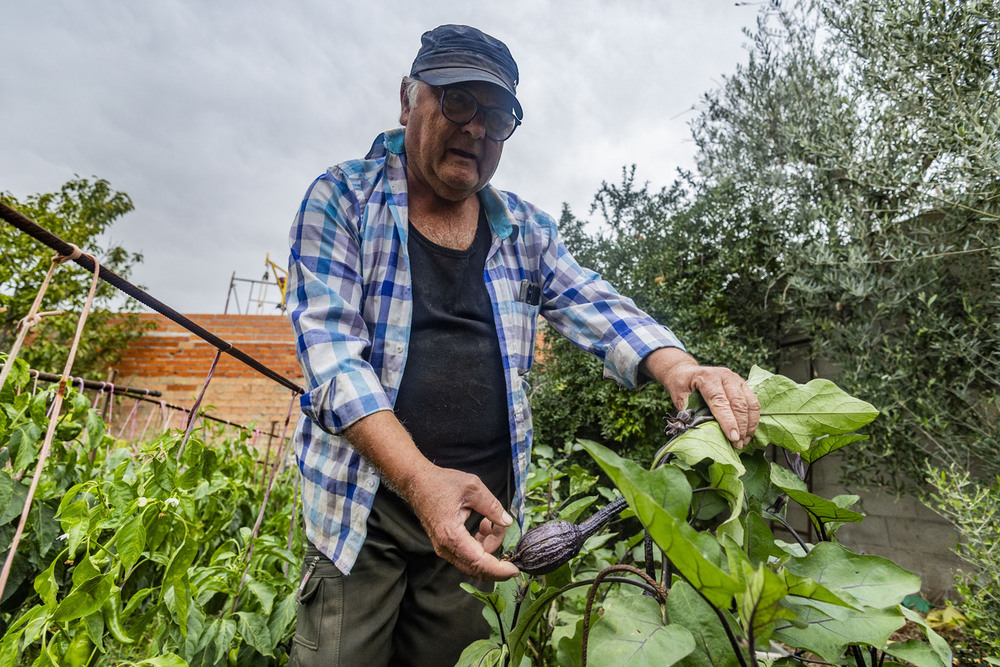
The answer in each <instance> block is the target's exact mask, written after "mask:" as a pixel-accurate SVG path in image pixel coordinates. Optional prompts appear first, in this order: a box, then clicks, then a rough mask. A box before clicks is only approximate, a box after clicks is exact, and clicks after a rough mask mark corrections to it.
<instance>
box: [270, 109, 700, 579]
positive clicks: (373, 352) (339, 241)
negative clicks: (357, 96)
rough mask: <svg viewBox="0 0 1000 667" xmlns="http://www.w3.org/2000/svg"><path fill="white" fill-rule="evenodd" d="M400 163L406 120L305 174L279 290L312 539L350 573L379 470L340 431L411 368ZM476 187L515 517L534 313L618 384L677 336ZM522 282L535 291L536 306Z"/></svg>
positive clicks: (631, 382)
mask: <svg viewBox="0 0 1000 667" xmlns="http://www.w3.org/2000/svg"><path fill="white" fill-rule="evenodd" d="M405 164H406V156H405V154H404V149H403V130H402V128H399V129H396V130H392V131H390V132H386V133H384V134H382V135H379V137H378V138H377V139H376V140H375V143H374V144H373V146H372V150H371V152H370V153H369V154H368V156H367V157H366V158H365V159H364V160H353V161H350V162H345V163H343V164H339V165H337V166H335V167H331V168H330V169H329V170H328V171H327V172H326V173H325V174H323V175H322V176H320V177H319V178H317V179H316V180H315V181H314V182H313V183H312V185H311V186H310V187H309V190H308V191H307V192H306V196H305V199H304V200H303V201H302V205H301V207H300V208H299V212H298V214H297V215H296V216H295V221H294V224H293V225H292V229H291V232H290V235H289V243H290V246H291V254H290V257H289V270H288V285H287V291H286V294H287V297H286V298H287V304H288V313H289V316H290V317H291V320H292V326H293V328H294V330H295V334H296V342H297V352H298V357H299V361H300V363H301V364H302V370H303V373H304V374H305V379H306V383H307V390H308V391H307V393H306V394H305V395H303V396H302V399H301V405H302V415H301V417H300V418H299V421H298V425H297V427H296V430H295V436H294V440H295V453H296V457H297V459H298V466H299V470H300V472H301V474H302V479H301V482H302V511H303V517H304V521H305V529H306V536H307V537H308V538H309V540H310V541H311V542H312V543H313V544H315V545H316V547H317V548H318V549H319V550H320V551H321V552H323V553H324V554H326V555H327V556H328V557H329V558H330V559H331V560H333V562H334V564H335V565H336V566H337V568H338V569H339V570H340V571H341V572H344V573H350V571H351V567H352V566H353V564H354V561H355V560H356V559H357V555H358V552H359V551H360V550H361V545H362V544H363V543H364V540H365V533H366V522H367V519H368V513H369V511H370V509H371V505H372V499H373V498H374V495H375V491H376V489H377V488H378V485H379V473H378V471H377V470H376V469H375V467H374V466H372V465H371V464H370V463H369V462H368V461H367V460H366V459H365V458H364V457H362V456H361V455H360V454H358V453H357V452H356V451H355V450H354V448H353V447H352V446H351V445H350V443H349V442H348V441H347V440H346V438H344V437H343V435H342V434H343V431H344V429H346V428H347V427H349V426H350V425H351V424H353V423H354V422H356V421H358V420H359V419H361V418H363V417H365V416H367V415H370V414H372V413H374V412H377V411H380V410H391V409H392V406H393V403H394V401H395V398H396V393H397V391H398V389H399V383H400V378H401V377H402V373H403V369H404V368H405V365H406V354H407V347H408V341H409V335H410V315H411V312H412V305H413V302H412V294H411V291H410V285H411V282H410V274H409V262H408V261H407V246H406V243H407V233H408V227H407V224H408V223H407V221H408V214H407V204H406V168H405ZM479 197H480V201H481V203H482V205H483V207H484V208H485V211H486V215H487V219H488V221H489V224H490V229H491V235H492V245H491V247H490V250H489V253H488V255H487V259H486V268H485V272H484V279H485V281H486V287H487V290H488V291H489V294H490V298H491V300H492V302H493V315H494V318H495V319H496V324H497V337H498V339H499V342H500V352H501V354H502V356H503V369H504V376H505V379H506V383H507V405H508V408H509V415H510V441H511V454H512V457H513V468H514V481H515V495H514V500H513V503H512V510H513V513H514V514H515V515H516V516H517V517H518V518H519V519H523V515H524V507H523V506H524V493H525V480H526V476H527V471H528V463H529V460H530V458H531V440H532V427H531V413H530V409H529V406H528V397H527V393H526V389H527V386H526V383H525V378H524V376H525V374H526V373H527V372H528V369H529V368H530V367H531V362H532V355H533V345H534V341H535V323H536V321H537V318H538V316H539V315H541V316H542V317H544V318H545V319H546V320H547V321H548V322H549V324H550V325H551V326H553V327H554V328H555V329H556V330H557V331H559V332H560V333H562V334H563V335H565V336H567V337H569V338H570V339H571V340H572V341H573V342H574V343H576V344H577V345H579V346H580V347H583V348H584V349H586V350H588V351H590V352H591V353H593V354H595V355H597V356H598V357H599V358H600V359H601V360H602V361H603V362H604V374H605V376H606V377H609V378H613V379H614V380H616V381H617V382H619V383H620V384H622V385H624V386H626V387H634V386H635V385H636V384H637V380H638V378H637V375H638V366H639V362H640V361H641V360H642V359H643V357H645V356H646V355H647V354H649V353H650V352H652V351H653V350H655V349H657V348H660V347H682V346H681V344H680V342H679V341H678V340H677V338H676V337H674V335H673V334H672V333H671V332H670V331H669V330H668V329H666V328H665V327H663V326H661V325H659V324H657V323H656V322H655V321H653V320H652V319H651V318H650V317H649V316H648V315H646V314H645V313H643V312H642V311H640V310H638V309H637V308H636V307H635V305H634V304H633V303H632V301H631V300H629V299H626V298H625V297H622V296H621V295H619V294H618V293H617V292H616V291H615V290H614V289H613V288H612V287H611V286H610V285H609V284H608V283H606V282H604V281H603V280H601V279H600V276H598V275H597V274H595V273H594V272H592V271H589V270H587V269H584V268H581V267H580V266H579V265H578V264H577V263H576V261H575V260H574V259H573V257H572V256H571V255H570V253H569V252H567V250H566V248H565V246H563V244H562V242H561V241H560V240H559V234H558V231H557V229H556V224H555V221H554V220H553V219H552V218H551V217H550V216H549V215H547V214H546V213H544V212H542V211H540V210H538V209H537V208H535V207H533V206H532V205H531V204H529V203H527V202H525V201H524V200H522V199H520V198H519V197H517V196H516V195H514V194H511V193H509V192H502V191H500V190H496V189H495V188H493V187H491V186H487V187H486V188H485V189H483V190H482V191H481V192H480V193H479ZM525 281H527V282H525ZM522 284H524V285H525V286H527V285H535V286H537V287H538V288H540V294H541V296H540V298H539V299H538V303H537V304H536V305H532V304H531V303H530V301H534V299H525V298H524V289H523V287H522Z"/></svg>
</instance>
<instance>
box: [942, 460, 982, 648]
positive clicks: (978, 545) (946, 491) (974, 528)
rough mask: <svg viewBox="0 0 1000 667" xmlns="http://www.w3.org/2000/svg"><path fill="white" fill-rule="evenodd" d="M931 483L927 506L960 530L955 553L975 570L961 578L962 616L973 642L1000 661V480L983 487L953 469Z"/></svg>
mask: <svg viewBox="0 0 1000 667" xmlns="http://www.w3.org/2000/svg"><path fill="white" fill-rule="evenodd" d="M928 483H929V484H930V486H931V488H932V489H933V491H932V492H931V493H930V495H929V498H928V505H929V506H930V507H931V508H933V509H934V510H935V511H937V512H938V513H939V514H941V516H943V517H945V518H947V519H948V520H949V521H951V522H952V523H953V524H954V525H955V526H956V527H957V528H958V533H959V537H960V539H959V542H958V546H957V548H956V550H955V551H956V553H957V554H958V556H959V557H960V558H961V559H962V560H964V561H965V562H966V563H968V564H969V565H970V566H971V569H970V570H969V571H967V572H959V573H958V592H959V594H960V595H961V596H962V602H961V608H962V612H963V614H964V615H965V617H966V618H967V619H968V622H969V627H970V629H971V630H972V635H973V638H974V639H975V640H976V641H977V642H979V643H981V644H982V645H983V646H984V647H988V648H989V649H990V653H991V654H992V655H994V656H1000V478H997V479H995V480H994V481H993V483H992V484H990V485H988V486H986V485H980V484H977V483H976V482H975V481H974V480H973V479H971V477H970V474H969V473H968V472H965V471H962V470H959V469H956V468H955V467H952V468H951V469H948V470H932V471H931V473H930V475H929V476H928ZM963 648H972V649H975V648H978V647H963ZM976 657H982V656H981V655H977V656H976Z"/></svg>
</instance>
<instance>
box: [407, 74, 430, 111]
mask: <svg viewBox="0 0 1000 667" xmlns="http://www.w3.org/2000/svg"><path fill="white" fill-rule="evenodd" d="M422 83H424V82H423V81H421V80H419V79H414V78H413V77H409V76H404V77H403V86H404V87H405V88H406V101H407V103H408V104H409V105H410V106H411V107H415V106H417V91H418V90H419V89H420V84H422ZM425 85H426V84H425Z"/></svg>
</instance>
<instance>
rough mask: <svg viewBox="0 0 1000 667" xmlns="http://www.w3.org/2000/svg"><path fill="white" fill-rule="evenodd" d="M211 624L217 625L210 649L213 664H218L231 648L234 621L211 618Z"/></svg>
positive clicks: (234, 629)
mask: <svg viewBox="0 0 1000 667" xmlns="http://www.w3.org/2000/svg"><path fill="white" fill-rule="evenodd" d="M290 599H292V600H294V599H295V597H294V596H292V597H291V598H290ZM211 622H212V623H216V624H218V630H217V631H216V633H215V642H214V644H213V646H212V647H210V648H213V649H214V656H213V660H214V663H215V664H219V663H221V662H222V661H223V658H225V656H226V652H227V651H229V649H230V648H232V645H233V637H235V636H236V621H234V620H232V619H231V618H224V619H220V618H213V619H212V621H211ZM272 639H273V637H272ZM279 639H280V637H279ZM274 644H275V646H277V644H278V642H277V640H275V641H274Z"/></svg>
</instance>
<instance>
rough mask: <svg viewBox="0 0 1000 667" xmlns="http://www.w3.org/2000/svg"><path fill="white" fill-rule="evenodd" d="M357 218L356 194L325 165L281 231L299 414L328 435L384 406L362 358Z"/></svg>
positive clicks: (365, 339) (364, 336) (367, 346)
mask: <svg viewBox="0 0 1000 667" xmlns="http://www.w3.org/2000/svg"><path fill="white" fill-rule="evenodd" d="M360 216H361V203H360V202H359V200H358V196H357V192H356V191H355V190H354V189H353V188H352V187H351V183H350V180H349V178H348V176H347V175H345V174H344V173H343V172H342V171H340V170H339V169H337V168H333V169H330V170H329V171H327V172H326V173H325V174H324V175H323V176H320V177H319V178H318V179H316V180H315V181H314V182H313V184H312V185H311V186H310V188H309V190H308V192H307V193H306V197H305V198H304V200H303V202H302V205H301V206H300V208H299V211H298V213H297V215H296V217H295V220H294V223H293V225H292V229H291V232H290V233H289V246H290V253H289V266H288V285H287V288H286V303H287V309H288V314H289V317H290V319H291V322H292V328H293V329H294V331H295V337H296V352H297V354H298V358H299V363H300V364H301V366H302V372H303V374H304V377H305V380H306V383H307V389H308V391H307V393H306V394H305V395H304V396H303V397H302V399H301V405H302V411H303V413H304V414H305V415H306V416H307V417H309V419H311V420H312V421H313V422H315V423H316V424H317V425H318V426H319V427H320V428H322V429H323V430H325V431H327V432H329V433H332V434H339V433H341V432H342V431H343V430H344V429H345V428H347V427H348V426H350V425H351V424H353V423H354V422H356V421H357V420H359V419H361V418H362V417H365V416H367V415H370V414H372V413H374V412H378V411H380V410H391V409H392V406H391V403H390V401H389V399H388V398H387V396H386V394H385V390H384V389H383V387H382V385H381V383H380V382H379V377H378V374H377V373H376V372H375V370H374V369H373V368H372V366H371V364H370V363H369V361H368V359H369V355H370V350H371V337H370V334H369V329H368V326H367V324H366V323H365V321H364V319H363V317H362V313H361V304H362V303H363V301H364V289H365V288H364V279H363V272H362V253H361V250H360V247H361V242H360V232H359V224H358V221H359V219H360Z"/></svg>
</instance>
